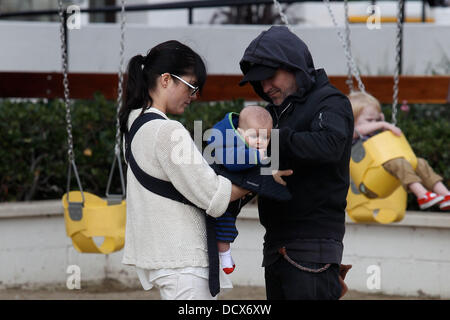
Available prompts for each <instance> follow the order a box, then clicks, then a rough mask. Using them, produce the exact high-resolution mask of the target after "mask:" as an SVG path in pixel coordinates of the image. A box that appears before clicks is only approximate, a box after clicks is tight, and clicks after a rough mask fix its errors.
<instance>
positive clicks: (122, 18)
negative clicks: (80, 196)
mask: <svg viewBox="0 0 450 320" xmlns="http://www.w3.org/2000/svg"><path fill="white" fill-rule="evenodd" d="M121 6H122V8H121V11H120V53H119V56H120V62H119V75H118V77H119V81H118V88H117V112H116V138H115V146H114V160H113V163H112V166H111V171H110V173H109V177H108V183H107V185H106V192H105V193H106V197H107V198H108V203H109V204H115V202H121V201H122V199H123V198H125V179H124V175H123V170H122V158H121V156H120V144H121V138H122V135H121V133H120V120H119V112H120V109H121V108H122V103H123V99H122V97H123V61H124V51H125V24H126V20H125V0H122V1H121ZM116 164H117V167H118V169H119V175H120V183H121V187H122V195H120V196H118V195H113V194H110V193H109V189H110V187H111V183H112V178H113V173H114V168H115V166H116Z"/></svg>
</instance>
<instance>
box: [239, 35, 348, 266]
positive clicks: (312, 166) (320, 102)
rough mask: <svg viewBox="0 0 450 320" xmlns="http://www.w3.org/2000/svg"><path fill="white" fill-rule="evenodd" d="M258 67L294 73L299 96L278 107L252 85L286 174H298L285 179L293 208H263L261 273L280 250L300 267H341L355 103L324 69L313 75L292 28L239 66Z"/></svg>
mask: <svg viewBox="0 0 450 320" xmlns="http://www.w3.org/2000/svg"><path fill="white" fill-rule="evenodd" d="M253 64H263V65H266V66H270V67H274V68H282V69H286V70H288V71H291V72H293V73H294V74H295V78H296V81H297V85H298V88H299V89H298V91H297V92H296V93H294V94H292V95H290V96H288V97H287V98H286V99H285V100H284V101H283V102H282V104H281V105H279V106H276V105H274V104H273V103H272V101H271V99H270V98H269V97H268V96H267V95H266V94H265V93H264V92H263V89H262V87H261V84H260V82H251V85H252V86H253V88H254V90H255V92H256V93H257V94H258V95H259V96H260V97H261V98H263V99H264V100H266V101H268V102H269V105H268V106H267V109H268V110H269V112H270V113H271V114H272V117H273V120H274V127H275V128H278V129H279V145H280V148H279V152H280V154H279V158H280V169H281V170H283V169H292V170H293V171H294V173H293V175H291V176H289V177H285V180H286V182H287V186H288V189H289V191H290V192H291V194H292V200H290V201H285V202H279V201H276V200H272V199H267V198H264V197H259V200H258V211H259V217H260V221H261V224H262V225H263V226H264V227H265V229H266V234H265V237H264V261H263V266H267V265H270V264H271V263H273V262H275V261H276V260H277V259H278V258H279V257H280V255H279V254H278V253H277V251H278V248H279V247H282V246H285V247H286V249H287V252H288V254H289V255H290V256H291V257H292V258H295V259H296V260H298V261H304V262H316V263H336V264H339V263H340V262H341V259H342V252H343V245H342V240H343V237H344V233H345V208H346V197H347V192H348V187H349V160H350V150H351V144H352V136H353V113H352V109H351V105H350V102H349V100H348V99H347V97H346V96H345V95H344V94H343V93H341V92H340V91H339V90H338V89H336V88H335V87H334V86H332V85H331V84H330V82H329V80H328V77H327V75H326V73H325V71H324V70H323V69H317V70H316V69H315V67H314V63H313V59H312V57H311V54H310V52H309V50H308V47H307V46H306V44H305V43H304V42H303V41H302V40H300V39H299V38H298V37H297V36H296V35H294V34H293V33H292V32H290V31H289V30H288V29H287V28H286V27H281V26H274V27H271V28H270V29H269V30H267V31H264V32H262V33H261V34H260V35H259V36H258V37H257V38H256V39H255V40H253V41H252V42H251V43H250V45H249V46H248V48H247V49H246V50H245V53H244V56H243V58H242V60H241V62H240V67H241V70H242V72H243V73H244V74H246V73H247V72H248V71H249V70H250V68H251V67H252V65H253ZM269 149H270V148H269Z"/></svg>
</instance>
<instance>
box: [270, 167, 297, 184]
mask: <svg viewBox="0 0 450 320" xmlns="http://www.w3.org/2000/svg"><path fill="white" fill-rule="evenodd" d="M293 173H294V171H292V170H291V169H288V170H273V171H272V175H273V179H274V180H275V181H276V182H278V183H279V184H282V185H283V186H285V185H286V181H284V180H283V178H282V177H287V176H290V175H291V174H293Z"/></svg>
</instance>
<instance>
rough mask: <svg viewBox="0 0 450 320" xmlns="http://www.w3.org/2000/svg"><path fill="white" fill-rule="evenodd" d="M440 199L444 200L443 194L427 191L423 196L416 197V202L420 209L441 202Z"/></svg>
mask: <svg viewBox="0 0 450 320" xmlns="http://www.w3.org/2000/svg"><path fill="white" fill-rule="evenodd" d="M442 200H444V197H443V196H440V195H438V194H436V193H433V192H429V191H428V192H427V193H426V194H425V196H423V197H422V198H419V199H417V203H418V204H419V207H420V209H422V210H425V209H428V208H430V207H432V206H434V205H435V204H437V203H439V202H441V201H442Z"/></svg>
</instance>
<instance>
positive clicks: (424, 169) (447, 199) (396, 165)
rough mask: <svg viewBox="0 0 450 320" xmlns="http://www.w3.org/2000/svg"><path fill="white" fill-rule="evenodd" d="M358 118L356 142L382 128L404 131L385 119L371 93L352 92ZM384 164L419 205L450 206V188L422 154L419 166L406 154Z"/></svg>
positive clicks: (399, 132) (354, 137)
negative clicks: (412, 194) (409, 159)
mask: <svg viewBox="0 0 450 320" xmlns="http://www.w3.org/2000/svg"><path fill="white" fill-rule="evenodd" d="M349 99H350V102H351V104H352V109H353V116H354V119H355V132H354V135H353V144H355V143H356V142H357V141H358V140H359V139H363V141H365V140H367V139H368V138H370V137H371V136H373V135H375V134H377V133H378V132H379V131H383V130H390V131H392V132H393V133H394V134H395V135H398V136H400V135H401V134H402V131H401V130H400V129H399V128H398V127H396V126H394V125H392V124H390V123H388V122H386V121H384V115H383V113H382V112H381V106H380V103H379V101H378V100H377V99H376V98H375V97H373V96H372V95H370V94H368V93H363V92H353V93H351V94H350V95H349ZM383 168H384V169H385V170H386V171H387V172H389V173H390V174H392V175H393V176H394V177H396V178H397V179H399V180H400V182H401V183H402V185H403V187H404V189H405V190H406V191H410V192H412V193H414V195H415V196H416V197H417V202H418V204H419V207H420V209H422V210H424V209H427V208H430V207H432V206H434V205H436V204H439V207H440V209H441V210H450V191H449V190H448V189H447V187H446V186H445V185H444V184H443V183H442V180H443V179H442V177H441V176H439V175H437V174H436V173H435V172H434V171H433V169H432V168H431V167H430V165H429V164H428V162H427V161H426V160H425V159H423V158H417V168H416V169H415V170H414V169H413V167H412V166H411V164H410V163H409V162H408V161H406V160H405V159H403V158H396V159H392V160H389V161H387V162H386V163H384V164H383Z"/></svg>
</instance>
